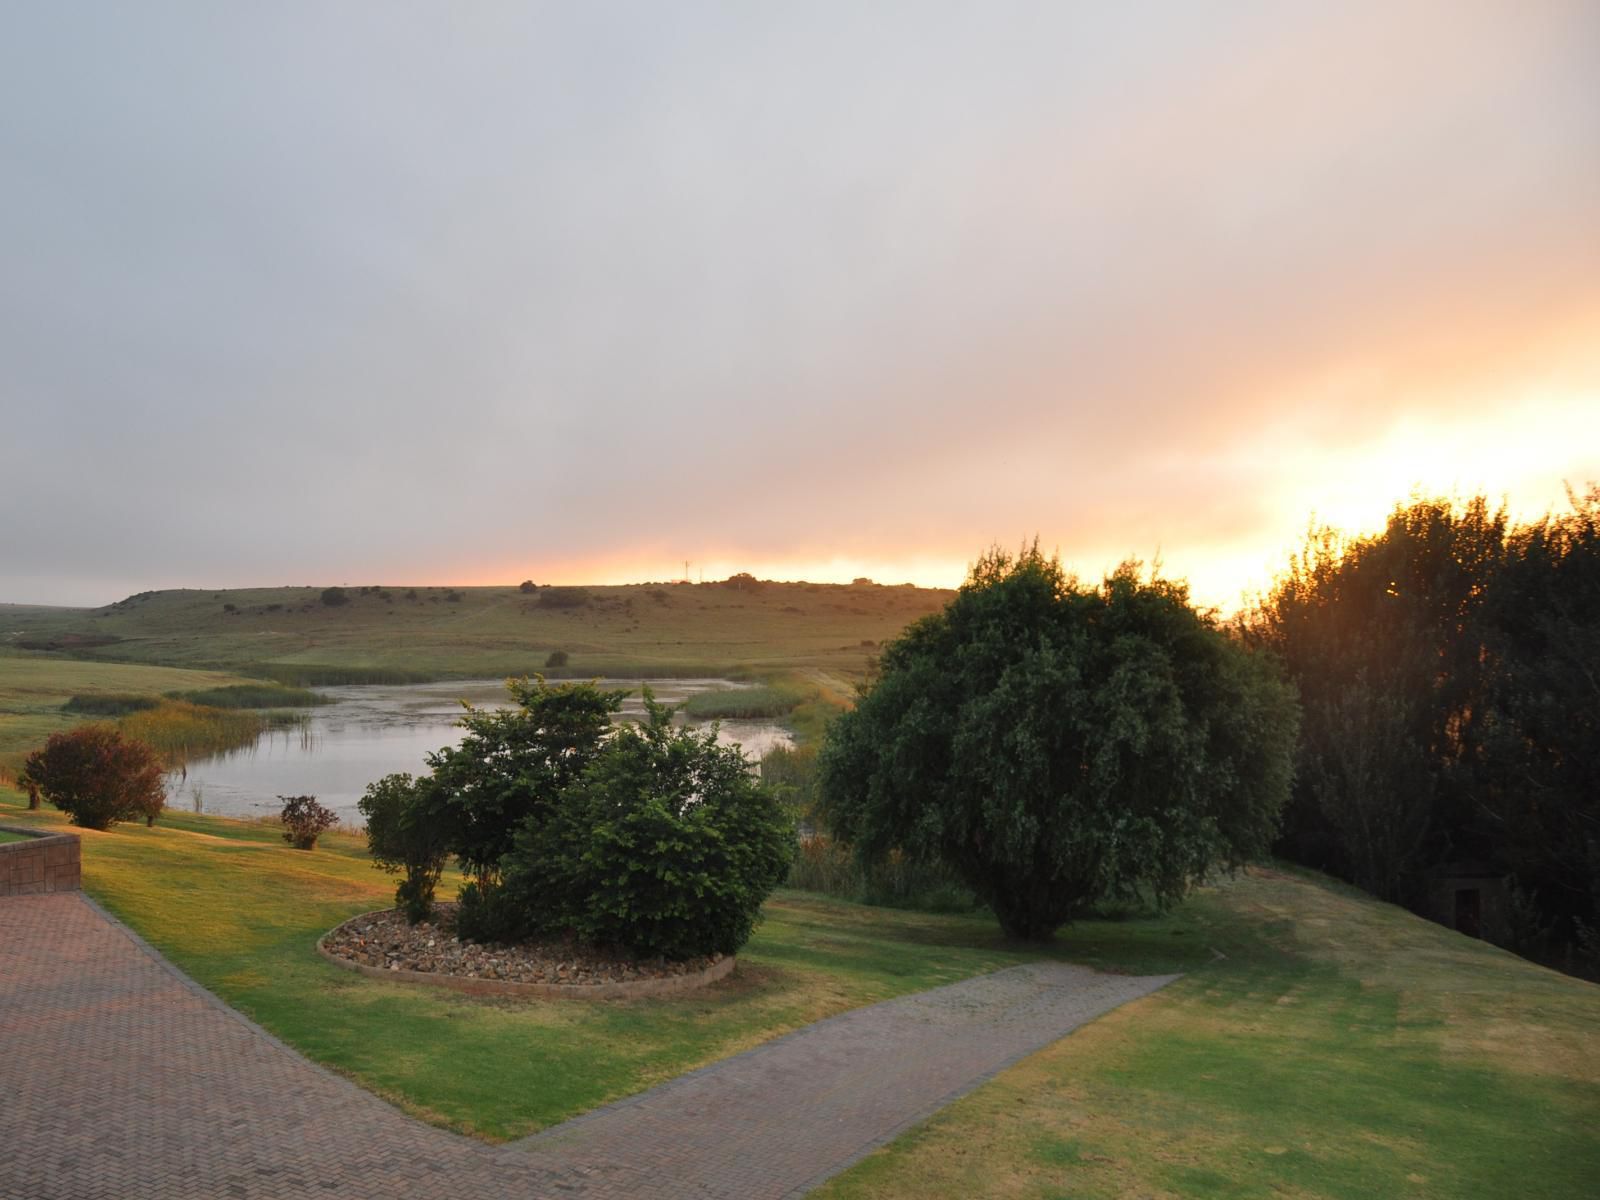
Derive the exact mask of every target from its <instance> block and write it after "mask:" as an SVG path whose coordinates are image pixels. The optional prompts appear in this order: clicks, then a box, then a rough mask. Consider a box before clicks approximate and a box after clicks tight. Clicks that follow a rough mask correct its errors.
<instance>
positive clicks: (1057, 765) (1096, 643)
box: [820, 546, 1298, 939]
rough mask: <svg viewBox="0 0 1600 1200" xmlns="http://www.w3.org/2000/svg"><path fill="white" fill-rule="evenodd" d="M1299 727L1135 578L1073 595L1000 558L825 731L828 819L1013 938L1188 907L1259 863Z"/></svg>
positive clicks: (1041, 564)
mask: <svg viewBox="0 0 1600 1200" xmlns="http://www.w3.org/2000/svg"><path fill="white" fill-rule="evenodd" d="M1297 720H1298V714H1297V709H1296V704H1295V699H1294V693H1293V690H1292V688H1291V687H1290V685H1288V684H1287V683H1285V682H1284V681H1283V680H1282V677H1281V675H1280V674H1279V672H1278V670H1277V669H1276V666H1275V665H1274V664H1273V662H1272V661H1271V660H1269V659H1266V658H1264V657H1262V656H1260V655H1253V654H1251V653H1249V652H1248V651H1247V650H1245V649H1244V648H1243V647H1242V646H1241V645H1240V644H1239V643H1238V642H1237V641H1235V640H1234V639H1233V638H1231V637H1229V636H1228V635H1227V634H1226V633H1225V632H1224V631H1223V630H1221V629H1220V628H1218V627H1217V625H1216V623H1215V622H1214V621H1213V620H1212V619H1211V618H1210V617H1208V616H1206V615H1203V614H1201V613H1198V612H1196V611H1195V610H1194V608H1193V607H1192V606H1191V605H1190V603H1189V599H1188V591H1187V588H1186V587H1185V586H1184V585H1182V584H1177V583H1171V582H1167V581H1164V580H1160V579H1152V580H1150V581H1149V582H1145V581H1143V580H1142V579H1141V578H1140V575H1139V573H1138V571H1137V570H1136V569H1135V568H1134V567H1133V566H1124V567H1123V568H1121V569H1119V570H1118V571H1117V572H1116V573H1115V574H1114V575H1112V576H1111V577H1110V578H1108V579H1106V580H1105V582H1104V583H1103V584H1102V585H1101V586H1099V587H1097V588H1096V587H1083V586H1080V585H1079V584H1078V583H1077V582H1076V581H1075V580H1072V579H1070V578H1068V577H1067V576H1065V575H1064V574H1063V572H1062V569H1061V565H1060V563H1059V562H1058V561H1056V560H1054V559H1046V558H1045V557H1043V556H1042V555H1041V554H1040V553H1039V551H1038V548H1037V546H1035V547H1034V548H1033V549H1031V550H1027V551H1024V552H1023V553H1022V554H1021V555H1019V556H1017V557H1016V558H1012V557H1011V556H1009V555H1006V554H1004V553H1002V552H1000V551H993V552H991V553H990V554H988V555H986V556H985V557H984V558H983V559H981V560H980V561H979V562H978V563H977V565H976V566H975V567H974V568H973V570H972V573H971V575H970V577H969V578H968V580H967V582H966V584H965V585H964V586H963V587H962V588H961V590H960V592H959V593H958V594H957V596H956V599H955V600H953V601H952V602H951V604H950V605H949V607H948V608H946V609H945V610H944V611H943V612H941V613H937V614H935V615H933V616H930V617H926V618H924V619H923V620H921V621H918V622H916V623H915V624H913V625H912V626H911V627H910V628H909V629H908V630H907V631H906V633H905V634H904V635H903V636H902V637H901V638H900V639H899V640H898V641H895V642H893V643H891V644H889V645H888V646H887V647H886V648H885V649H884V651H883V655H882V658H881V660H880V668H879V672H878V674H877V677H876V679H875V680H874V682H873V683H872V684H871V685H870V686H869V687H868V688H867V689H866V690H865V691H864V693H863V694H862V696H861V697H860V699H859V700H858V702H857V704H856V707H855V708H854V709H853V710H852V711H850V712H848V713H845V714H843V715H841V716H840V717H839V718H838V719H837V720H836V721H835V722H834V723H833V725H832V727H831V728H830V729H829V733H828V739H827V743H826V745H825V746H824V747H823V750H822V754H821V758H820V768H821V779H822V805H823V816H824V819H825V820H826V821H827V823H828V824H829V826H830V828H831V829H832V830H833V831H834V832H835V833H836V834H837V835H838V836H840V837H842V838H844V839H846V840H848V841H850V842H852V843H853V844H854V845H855V847H856V849H857V852H858V853H859V854H861V855H862V857H863V858H866V859H869V860H871V859H875V858H880V857H882V856H884V855H886V854H887V853H888V852H889V851H890V850H892V849H895V848H899V849H901V850H903V851H904V852H906V853H908V854H912V855H915V856H918V857H921V858H925V859H932V860H940V861H943V862H944V863H945V864H947V865H948V866H949V867H950V868H951V869H953V870H954V871H955V872H957V873H958V874H959V875H960V876H961V878H962V879H963V880H965V882H966V883H967V884H968V886H970V887H971V888H972V889H973V890H974V891H975V892H976V893H977V894H978V895H979V896H980V897H981V898H982V899H983V900H984V901H986V902H987V903H988V904H989V906H990V907H991V908H992V909H993V910H994V913H995V915H996V916H997V917H998V918H999V920H1000V924H1001V927H1002V928H1003V929H1004V930H1005V931H1006V932H1007V933H1008V934H1010V935H1012V936H1014V937H1022V938H1029V939H1044V938H1048V937H1050V936H1051V935H1052V934H1053V933H1054V932H1055V930H1056V929H1058V928H1059V927H1060V926H1062V925H1063V924H1066V923H1067V922H1069V921H1071V920H1072V918H1073V917H1074V916H1075V915H1076V914H1078V913H1080V912H1081V911H1083V909H1084V908H1085V907H1087V906H1089V905H1092V904H1094V903H1095V902H1097V901H1099V900H1102V899H1105V898H1110V897H1117V896H1131V895H1134V894H1136V893H1138V892H1141V891H1143V892H1145V893H1147V894H1149V895H1151V896H1153V897H1154V899H1155V900H1156V902H1157V903H1158V904H1162V905H1165V904H1168V903H1171V902H1172V901H1175V900H1177V899H1179V898H1181V897H1182V896H1183V894H1184V893H1185V892H1186V891H1187V889H1188V887H1189V885H1190V884H1191V883H1192V882H1193V881H1194V880H1195V879H1197V878H1198V877H1200V876H1201V875H1203V874H1204V873H1205V872H1206V871H1208V870H1210V869H1212V868H1213V867H1216V866H1236V865H1238V864H1239V863H1240V862H1242V861H1244V860H1246V859H1248V858H1250V857H1252V856H1255V855H1259V854H1261V853H1264V852H1265V851H1266V849H1267V847H1268V845H1269V843H1270V841H1271V838H1272V835H1273V833H1274V830H1275V828H1276V824H1277V819H1278V813H1279V811H1280V810H1281V808H1282V806H1283V803H1284V800H1285V798H1286V796H1287V794H1288V789H1289V781H1290V774H1291V764H1292V756H1293V748H1294V738H1295V729H1296V723H1297Z"/></svg>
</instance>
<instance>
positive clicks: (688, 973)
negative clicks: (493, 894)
mask: <svg viewBox="0 0 1600 1200" xmlns="http://www.w3.org/2000/svg"><path fill="white" fill-rule="evenodd" d="M455 910H456V906H455V905H454V904H440V905H436V906H435V910H434V911H435V917H434V919H433V920H432V921H423V922H420V923H418V924H416V925H410V924H408V923H407V922H406V919H405V916H404V914H403V913H401V912H400V910H399V909H393V908H390V909H381V910H379V911H377V912H369V913H362V914H361V915H360V916H358V917H352V918H350V920H348V921H346V922H345V923H344V924H342V925H340V926H338V927H337V928H335V929H333V930H330V931H329V932H328V933H326V934H324V935H323V937H322V938H321V940H319V941H318V942H317V950H318V952H319V953H321V954H322V956H323V957H324V958H326V959H328V960H329V961H330V962H332V963H335V964H336V965H338V966H341V967H344V968H346V969H347V970H352V971H358V972H360V973H361V974H363V975H370V976H373V977H375V978H379V979H390V980H396V981H399V982H403V983H428V984H434V985H436V986H439V987H447V988H453V989H455V990H456V991H461V992H469V993H475V994H478V995H522V996H530V997H539V998H544V999H560V998H569V997H570V998H576V999H586V1000H617V999H627V998H630V997H641V996H670V995H676V994H678V993H681V992H687V991H693V990H694V989H695V988H699V987H704V986H705V985H706V984H708V983H713V982H715V981H716V980H718V979H722V978H724V977H725V976H726V975H728V973H729V972H731V971H732V970H733V966H734V958H733V956H732V955H727V954H713V955H710V956H707V957H702V958H691V959H688V960H686V961H684V962H671V961H668V960H666V959H659V958H655V959H634V958H630V957H628V956H627V955H626V954H621V953H618V954H608V953H605V952H603V951H597V950H595V949H593V948H590V947H584V946H579V945H577V944H575V943H573V942H569V941H545V942H529V943H521V944H518V945H514V946H501V945H492V944H482V943H478V942H473V941H468V940H464V939H462V938H459V937H457V936H456V931H455Z"/></svg>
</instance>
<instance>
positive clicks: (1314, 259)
mask: <svg viewBox="0 0 1600 1200" xmlns="http://www.w3.org/2000/svg"><path fill="white" fill-rule="evenodd" d="M1597 80H1600V5H1597V4H1595V3H1593V2H1592V0H1576V2H1573V3H1561V2H1559V0H1514V2H1513V0H1507V2H1506V3H1499V4H1485V3H1474V2H1472V0H1451V2H1449V3H1440V4H1432V3H1405V2H1401V3H1394V2H1392V0H1389V2H1384V3H1370V4H1369V3H1341V4H1327V3H1317V4H1307V5H1301V4H1293V3H1284V2H1282V0H1273V2H1271V3H1261V4H1251V3H1230V4H1202V3H1167V4H1129V3H1117V4H1110V3H1107V4H1102V5H1093V6H1092V5H1088V4H1068V3H1061V2H1051V3H996V2H994V0H985V2H984V3H976V2H974V3H965V4H936V3H933V2H931V0H921V2H918V3H908V4H890V3H882V2H880V3H863V2H862V0H849V2H846V3H837V4H835V3H818V2H811V3H805V4H782V5H780V4H750V3H730V4H726V5H712V4H687V3H674V4H662V3H655V2H649V3H640V4H629V5H613V4H601V3H594V2H592V0H583V2H582V3H578V2H576V0H574V2H572V3H567V4H560V5H541V4H531V3H522V4H491V3H486V2H483V0H474V2H472V3H443V2H440V3H436V4H398V3H395V2H394V0H381V2H374V3H352V2H348V0H345V2H341V3H337V4H328V3H320V2H319V3H315V4H299V3H283V2H276V3H272V4H254V5H250V4H216V3H213V2H211V0H206V2H203V3H201V2H196V3H186V4H171V3H156V2H154V0H142V2H141V3H138V4H122V3H111V2H109V0H108V2H106V3H99V4H76V3H67V2H62V0H36V2H35V3H26V4H21V3H5V4H4V5H3V7H0V447H3V449H4V453H3V455H0V510H3V512H0V600H11V601H27V602H48V603H85V604H89V603H102V602H107V601H110V600H113V599H117V598H119V597H121V596H124V595H126V594H128V593H130V592H134V591H138V590H141V589H144V588H151V587H175V586H201V587H225V586H239V585H249V584H277V583H294V584H300V583H314V584H318V585H322V584H326V583H341V582H349V583H367V582H385V583H442V582H455V583H474V582H515V581H517V580H520V579H522V578H525V577H528V576H531V577H533V578H535V579H537V580H540V581H541V582H579V581H591V582H607V581H618V582H620V581H628V580H643V579H661V578H668V577H671V576H674V575H677V574H680V573H681V572H682V569H683V568H682V563H683V561H684V560H685V559H688V560H690V562H691V564H692V565H691V568H690V569H691V573H696V574H697V573H698V572H700V571H702V570H703V571H704V572H705V574H706V577H707V578H711V577H716V576H720V575H725V574H727V573H730V572H732V571H734V570H752V571H755V572H756V573H757V574H760V575H764V576H773V577H781V578H797V577H809V578H814V579H818V578H841V577H842V578H845V579H848V578H850V577H851V576H853V575H856V574H863V573H865V574H870V575H873V576H874V577H876V578H880V579H882V580H884V581H886V582H900V581H903V580H915V581H918V582H924V583H943V584H954V583H956V582H959V580H960V577H961V575H962V572H963V569H964V567H965V565H966V563H968V562H969V561H970V560H971V559H972V558H973V557H974V556H975V555H976V554H977V553H978V552H979V551H981V550H982V549H983V548H984V547H985V546H987V545H989V544H990V543H993V542H1000V543H1002V544H1005V545H1008V546H1015V545H1016V544H1018V543H1019V542H1020V541H1021V540H1022V539H1024V538H1032V537H1033V536H1034V535H1035V534H1037V535H1038V536H1039V537H1040V539H1041V541H1042V542H1043V544H1044V545H1045V546H1046V547H1047V548H1059V549H1060V551H1061V553H1062V555H1063V557H1064V558H1065V559H1066V560H1067V562H1068V564H1069V565H1070V566H1072V567H1074V568H1075V569H1078V570H1080V571H1081V572H1083V573H1084V574H1086V575H1091V576H1093V575H1096V574H1097V573H1098V572H1099V571H1101V570H1102V569H1104V568H1106V567H1107V566H1109V565H1111V564H1114V563H1115V562H1116V561H1117V560H1119V559H1121V558H1123V557H1126V556H1130V555H1131V556H1137V557H1141V558H1144V559H1151V558H1154V557H1156V556H1157V555H1159V557H1160V558H1161V560H1162V561H1163V562H1164V564H1165V566H1166V569H1167V570H1168V572H1169V573H1172V574H1180V575H1186V576H1188V577H1190V578H1191V580H1192V581H1193V582H1194V584H1195V587H1196V590H1197V592H1198V593H1199V594H1200V595H1201V597H1202V598H1204V599H1207V600H1209V601H1212V602H1216V603H1219V604H1222V605H1224V606H1231V605H1232V603H1233V602H1234V601H1236V600H1237V598H1238V595H1239V593H1240V591H1241V590H1242V589H1246V588H1251V587H1257V586H1260V585H1262V584H1264V583H1265V582H1266V580H1267V578H1268V577H1269V575H1270V572H1271V571H1272V570H1273V569H1274V567H1275V566H1276V565H1278V564H1279V563H1280V562H1281V560H1282V556H1283V553H1284V551H1285V550H1286V549H1287V548H1288V547H1289V546H1290V545H1292V544H1293V543H1294V542H1295V540H1296V538H1297V536H1298V535H1299V534H1300V533H1302V532H1303V531H1304V530H1305V528H1306V527H1307V523H1308V521H1309V520H1310V519H1311V517H1312V514H1313V512H1315V513H1316V514H1318V515H1319V516H1321V517H1322V518H1324V519H1328V520H1332V521H1335V522H1337V523H1340V524H1343V525H1346V526H1350V527H1359V526H1370V525H1372V524H1373V523H1374V522H1376V521H1377V520H1379V519H1380V518H1381V516H1382V514H1383V513H1384V511H1385V510H1386V509H1387V508H1388V507H1389V506H1390V505H1391V504H1392V502H1393V501H1395V500H1397V499H1401V498H1403V497H1404V496H1405V495H1406V493H1407V492H1408V491H1409V490H1410V488H1411V487H1412V486H1413V485H1417V484H1420V485H1422V486H1423V487H1425V488H1428V489H1432V490H1438V489H1445V490H1456V491H1460V492H1463V493H1467V492H1471V491H1474V490H1477V489H1487V490H1488V491H1489V492H1490V493H1491V494H1493V495H1496V496H1500V495H1505V496H1507V497H1508V498H1509V499H1510V501H1511V502H1512V504H1513V506H1514V507H1516V508H1518V509H1519V510H1522V511H1529V512H1532V511H1542V510H1543V509H1545V508H1546V507H1548V506H1550V505H1551V504H1554V503H1556V502H1557V501H1559V499H1560V496H1561V483H1562V480H1563V479H1566V480H1570V481H1572V482H1573V483H1575V484H1578V485H1581V484H1582V483H1583V482H1584V481H1585V480H1588V479H1600V90H1597V88H1600V84H1597Z"/></svg>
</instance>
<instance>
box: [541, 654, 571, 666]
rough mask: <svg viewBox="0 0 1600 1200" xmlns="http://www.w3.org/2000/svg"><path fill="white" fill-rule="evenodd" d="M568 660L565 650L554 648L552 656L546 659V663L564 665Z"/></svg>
mask: <svg viewBox="0 0 1600 1200" xmlns="http://www.w3.org/2000/svg"><path fill="white" fill-rule="evenodd" d="M567 662H568V658H567V652H566V651H565V650H552V651H550V657H549V658H547V659H545V660H544V665H545V666H547V667H564V666H566V665H567Z"/></svg>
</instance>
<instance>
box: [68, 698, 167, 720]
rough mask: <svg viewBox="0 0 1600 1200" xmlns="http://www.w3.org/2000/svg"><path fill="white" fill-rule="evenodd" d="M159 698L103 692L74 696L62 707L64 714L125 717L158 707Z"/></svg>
mask: <svg viewBox="0 0 1600 1200" xmlns="http://www.w3.org/2000/svg"><path fill="white" fill-rule="evenodd" d="M160 703H161V700H160V698H159V697H157V696H145V695H139V694H135V693H133V692H101V693H99V694H97V695H92V696H74V697H72V699H70V700H68V701H67V702H66V703H65V704H63V705H62V706H61V711H62V712H69V713H74V714H77V715H79V716H85V717H125V716H127V715H128V714H129V713H136V712H144V711H145V710H147V709H152V708H155V707H157V706H158V705H159V704H160Z"/></svg>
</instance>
